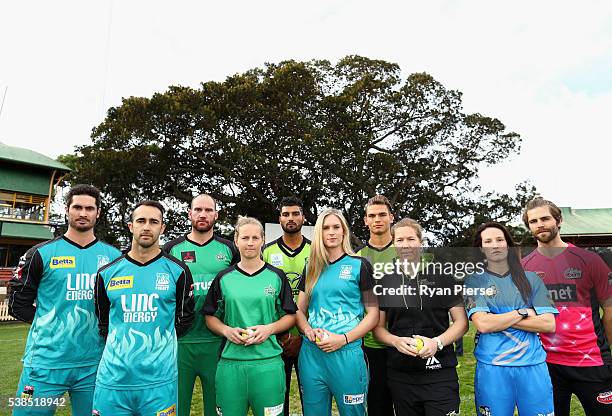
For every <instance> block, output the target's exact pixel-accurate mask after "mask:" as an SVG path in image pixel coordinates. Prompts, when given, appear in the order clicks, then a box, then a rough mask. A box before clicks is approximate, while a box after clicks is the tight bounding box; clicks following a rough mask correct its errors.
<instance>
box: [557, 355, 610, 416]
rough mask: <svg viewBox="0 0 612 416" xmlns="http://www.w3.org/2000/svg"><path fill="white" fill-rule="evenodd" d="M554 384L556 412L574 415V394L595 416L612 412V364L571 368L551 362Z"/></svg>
mask: <svg viewBox="0 0 612 416" xmlns="http://www.w3.org/2000/svg"><path fill="white" fill-rule="evenodd" d="M548 372H549V373H550V379H551V381H552V385H553V396H554V402H555V415H556V416H567V415H569V414H570V401H571V398H572V393H573V394H575V395H576V396H577V397H578V400H580V403H581V404H582V408H583V409H584V412H585V413H586V414H587V415H589V416H591V415H593V416H600V415H601V416H609V415H610V414H612V366H609V365H603V366H597V367H571V366H567V365H559V364H550V363H548Z"/></svg>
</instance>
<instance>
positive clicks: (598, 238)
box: [561, 207, 612, 247]
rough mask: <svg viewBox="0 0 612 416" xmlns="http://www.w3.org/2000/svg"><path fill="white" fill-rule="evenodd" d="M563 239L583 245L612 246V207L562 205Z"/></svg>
mask: <svg viewBox="0 0 612 416" xmlns="http://www.w3.org/2000/svg"><path fill="white" fill-rule="evenodd" d="M561 212H562V215H563V222H562V223H561V238H563V241H566V242H569V243H573V244H575V245H577V246H581V247H612V208H596V209H575V208H570V207H562V208H561Z"/></svg>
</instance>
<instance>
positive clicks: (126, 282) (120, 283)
mask: <svg viewBox="0 0 612 416" xmlns="http://www.w3.org/2000/svg"><path fill="white" fill-rule="evenodd" d="M133 286H134V276H117V277H113V278H112V279H110V282H108V289H107V290H119V289H129V288H131V287H133Z"/></svg>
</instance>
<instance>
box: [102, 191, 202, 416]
mask: <svg viewBox="0 0 612 416" xmlns="http://www.w3.org/2000/svg"><path fill="white" fill-rule="evenodd" d="M163 214H164V207H163V206H162V205H161V204H160V203H159V202H157V201H142V202H140V203H139V204H138V205H137V206H136V207H135V208H134V211H133V213H132V221H131V222H130V223H129V224H128V226H129V228H130V232H131V233H132V246H131V247H130V250H129V251H128V252H127V253H126V254H124V255H123V256H121V257H119V258H118V259H116V260H115V261H113V262H111V263H109V264H107V265H106V266H104V267H102V268H101V269H100V270H99V271H98V275H97V277H96V287H95V305H96V315H97V316H98V327H99V329H100V335H102V336H103V337H104V338H105V339H106V345H105V347H104V352H103V354H102V359H101V360H100V366H99V370H98V375H97V377H96V390H95V392H94V410H93V411H92V415H99V416H132V415H158V416H160V415H164V416H175V415H176V412H177V378H178V370H177V345H176V344H177V337H180V336H181V335H183V334H184V333H185V332H186V331H187V330H188V329H189V327H190V326H191V324H192V322H193V316H194V311H193V308H194V301H193V292H192V287H193V280H192V278H191V273H190V272H189V269H188V268H187V266H186V265H185V263H183V262H181V261H179V260H178V259H176V258H174V257H172V256H170V255H169V254H166V253H164V252H163V251H162V250H161V249H160V247H159V244H158V241H159V236H160V234H161V233H163V231H164V229H165V225H164V222H163Z"/></svg>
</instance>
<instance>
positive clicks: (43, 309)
mask: <svg viewBox="0 0 612 416" xmlns="http://www.w3.org/2000/svg"><path fill="white" fill-rule="evenodd" d="M120 255H121V252H120V251H119V250H117V249H116V248H115V247H113V246H110V245H108V244H106V243H103V242H102V241H99V240H97V239H96V240H94V241H92V242H91V243H90V244H88V245H87V246H85V247H81V246H79V245H78V244H76V243H74V242H73V241H71V240H69V239H68V238H66V237H64V236H62V237H57V238H55V239H53V240H49V241H46V242H44V243H41V244H38V245H36V246H34V247H32V248H31V249H29V250H28V251H27V252H26V253H25V254H24V255H23V257H22V258H21V259H20V261H19V265H18V266H17V269H16V270H15V273H14V277H13V279H12V281H11V282H10V294H9V310H10V313H11V315H13V316H14V317H15V318H17V319H19V320H22V321H25V322H32V326H31V327H30V332H29V334H28V339H27V341H26V347H25V353H24V356H23V365H24V366H26V367H35V368H42V369H62V368H73V367H85V366H91V365H96V364H98V361H100V356H101V355H102V348H103V346H104V344H103V341H102V339H101V338H100V336H99V335H98V330H97V328H96V326H97V325H96V316H95V314H94V302H93V296H94V281H95V277H96V272H97V271H98V269H99V268H100V267H102V266H104V265H105V264H107V263H109V262H111V261H112V260H114V259H116V258H117V257H119V256H120ZM34 303H36V306H34Z"/></svg>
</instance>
